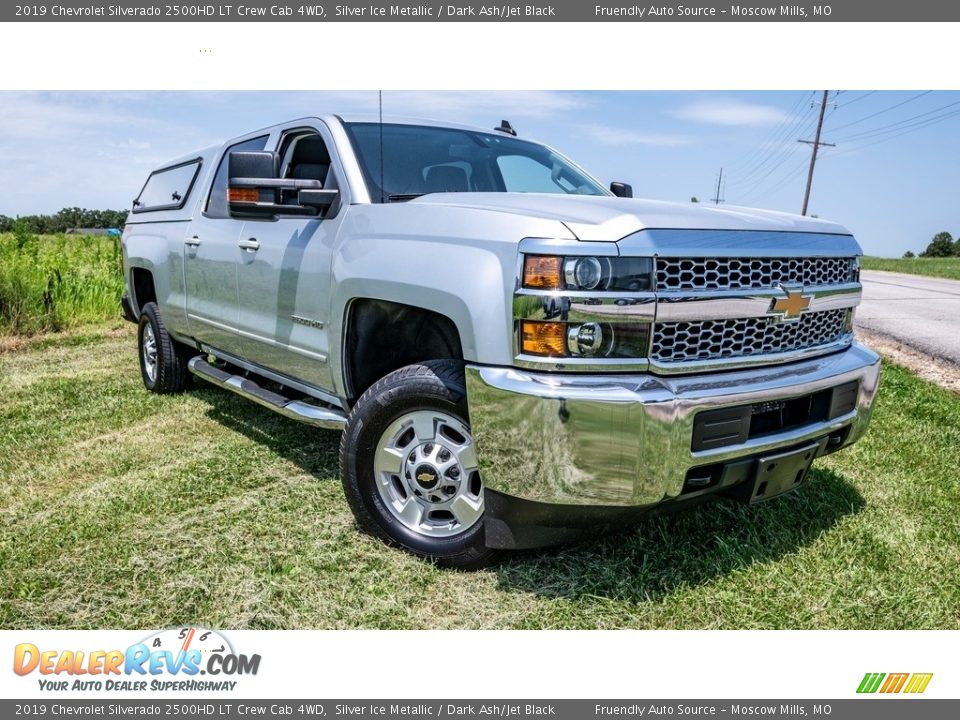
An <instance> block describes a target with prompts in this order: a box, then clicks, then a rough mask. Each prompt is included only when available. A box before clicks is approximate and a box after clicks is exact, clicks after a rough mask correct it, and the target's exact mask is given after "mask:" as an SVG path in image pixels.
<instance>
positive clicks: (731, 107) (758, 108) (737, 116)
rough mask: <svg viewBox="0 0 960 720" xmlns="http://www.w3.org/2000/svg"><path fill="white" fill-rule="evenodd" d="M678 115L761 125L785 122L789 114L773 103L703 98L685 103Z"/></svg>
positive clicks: (730, 122) (692, 118) (722, 122)
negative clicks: (758, 103)
mask: <svg viewBox="0 0 960 720" xmlns="http://www.w3.org/2000/svg"><path fill="white" fill-rule="evenodd" d="M673 114H674V115H675V116H676V117H678V118H681V119H683V120H692V121H693V122H701V123H710V124H713V125H738V126H747V127H761V126H764V125H776V124H777V123H780V122H783V121H784V120H785V119H786V117H787V115H786V113H784V111H783V110H781V109H780V108H776V107H773V106H771V105H756V104H752V103H745V102H742V101H740V100H734V99H724V100H702V101H699V102H694V103H690V104H689V105H685V106H683V107H681V108H679V109H678V110H676V111H675V112H674V113H673Z"/></svg>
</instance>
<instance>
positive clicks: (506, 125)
mask: <svg viewBox="0 0 960 720" xmlns="http://www.w3.org/2000/svg"><path fill="white" fill-rule="evenodd" d="M494 130H496V131H497V132H502V133H506V134H507V135H513V136H514V137H516V136H517V131H516V130H514V129H513V125H511V124H510V121H509V120H501V121H500V127H495V128H494Z"/></svg>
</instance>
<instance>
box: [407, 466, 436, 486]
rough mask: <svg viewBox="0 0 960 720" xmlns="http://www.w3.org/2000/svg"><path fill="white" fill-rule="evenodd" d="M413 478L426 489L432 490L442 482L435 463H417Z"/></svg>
mask: <svg viewBox="0 0 960 720" xmlns="http://www.w3.org/2000/svg"><path fill="white" fill-rule="evenodd" d="M413 479H414V480H416V482H417V485H419V486H420V487H421V488H423V489H424V490H432V489H433V488H435V487H436V486H437V484H438V483H439V482H440V473H438V472H437V469H436V468H435V467H433V465H428V464H427V463H423V464H421V465H417V469H416V470H414V471H413Z"/></svg>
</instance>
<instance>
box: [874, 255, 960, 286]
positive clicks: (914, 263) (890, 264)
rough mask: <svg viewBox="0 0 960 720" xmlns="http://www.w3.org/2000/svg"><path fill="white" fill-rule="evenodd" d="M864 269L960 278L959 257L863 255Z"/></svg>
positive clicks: (949, 278)
mask: <svg viewBox="0 0 960 720" xmlns="http://www.w3.org/2000/svg"><path fill="white" fill-rule="evenodd" d="M861 266H862V267H863V269H864V270H889V271H890V272H900V273H909V274H910V275H928V276H930V277H942V278H947V279H948V280H960V257H952V258H927V257H917V258H880V257H869V256H867V257H864V258H863V260H862V261H861Z"/></svg>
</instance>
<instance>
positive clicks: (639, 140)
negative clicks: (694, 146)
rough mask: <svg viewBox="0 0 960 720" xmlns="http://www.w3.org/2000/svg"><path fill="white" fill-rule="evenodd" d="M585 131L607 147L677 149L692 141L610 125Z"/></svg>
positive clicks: (589, 128) (587, 128)
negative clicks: (642, 146)
mask: <svg viewBox="0 0 960 720" xmlns="http://www.w3.org/2000/svg"><path fill="white" fill-rule="evenodd" d="M582 129H583V131H584V132H585V133H586V134H587V135H588V136H589V137H591V138H593V139H594V140H596V141H597V142H601V143H603V144H605V145H652V146H660V147H676V146H677V145H689V144H690V143H691V142H692V139H691V138H689V137H686V136H684V135H670V134H665V133H653V132H644V131H640V130H627V129H624V128H615V127H610V126H608V125H599V124H594V125H585V126H582Z"/></svg>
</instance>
